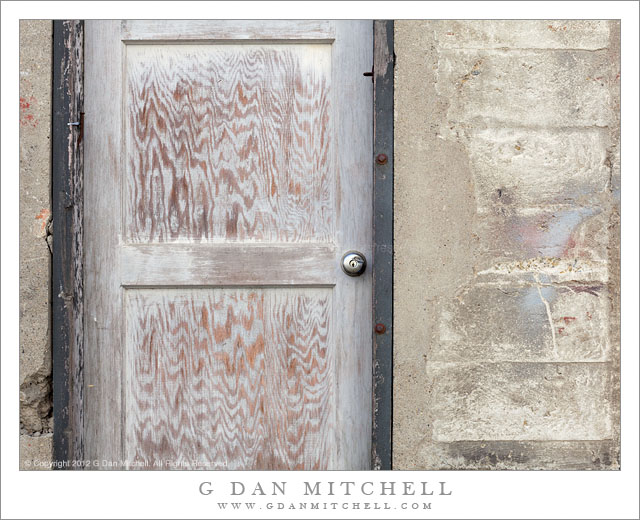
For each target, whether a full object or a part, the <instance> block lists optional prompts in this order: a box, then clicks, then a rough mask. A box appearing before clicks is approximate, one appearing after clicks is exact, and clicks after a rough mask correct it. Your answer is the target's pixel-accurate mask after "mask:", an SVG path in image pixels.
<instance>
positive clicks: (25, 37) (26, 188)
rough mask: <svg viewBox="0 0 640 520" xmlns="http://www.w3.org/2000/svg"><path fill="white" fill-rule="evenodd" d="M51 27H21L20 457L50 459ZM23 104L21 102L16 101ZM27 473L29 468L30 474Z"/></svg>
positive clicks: (37, 23) (33, 23) (35, 23)
mask: <svg viewBox="0 0 640 520" xmlns="http://www.w3.org/2000/svg"><path fill="white" fill-rule="evenodd" d="M51 51H52V22H51V21H50V20H22V21H21V22H20V99H19V105H20V106H19V110H20V309H19V313H20V423H21V429H20V433H21V436H20V456H21V467H24V464H23V463H24V461H25V460H27V459H34V458H35V459H41V458H42V457H48V458H51V436H50V435H49V434H48V432H50V431H51V428H52V426H53V425H52V418H51V342H50V337H49V336H50V333H49V304H50V296H49V286H50V278H49V275H50V264H51V252H50V246H51V242H50V231H51V223H50V215H51V205H50V171H51V164H50V162H51V152H50V150H51V148H50V128H51ZM16 101H18V100H16ZM25 469H26V468H25Z"/></svg>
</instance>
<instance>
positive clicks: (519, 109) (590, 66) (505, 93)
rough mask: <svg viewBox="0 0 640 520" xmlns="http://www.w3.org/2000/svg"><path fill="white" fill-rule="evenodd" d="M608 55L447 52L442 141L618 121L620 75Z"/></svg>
mask: <svg viewBox="0 0 640 520" xmlns="http://www.w3.org/2000/svg"><path fill="white" fill-rule="evenodd" d="M617 67H618V64H617V63H612V62H611V58H610V56H609V53H608V52H607V51H594V52H590V51H574V50H566V51H529V50H527V51H509V52H503V51H496V50H487V51H485V50H461V51H450V50H442V51H440V53H439V62H438V65H437V71H436V90H437V92H438V94H439V95H440V96H442V97H444V98H446V99H448V100H449V102H450V104H449V109H448V112H447V121H446V123H445V124H443V125H442V130H441V135H442V137H443V138H445V139H446V138H451V137H458V136H460V135H464V133H465V130H466V128H468V127H476V128H477V127H481V128H482V127H486V126H489V127H503V126H505V125H508V126H512V127H522V126H524V127H528V128H537V127H547V126H558V127H576V126H577V127H584V126H587V127H589V126H601V127H605V126H608V125H611V124H612V123H613V122H614V121H615V113H614V112H615V109H614V107H613V106H612V105H613V103H612V94H611V90H612V88H614V86H615V87H616V88H617V85H618V84H619V72H620V71H619V69H618V68H617Z"/></svg>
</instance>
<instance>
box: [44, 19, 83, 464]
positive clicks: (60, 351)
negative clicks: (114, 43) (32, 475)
mask: <svg viewBox="0 0 640 520" xmlns="http://www.w3.org/2000/svg"><path fill="white" fill-rule="evenodd" d="M83 48H84V21H82V20H54V21H53V57H52V64H53V70H52V93H51V94H52V96H51V111H52V114H51V116H52V117H51V209H52V218H53V248H52V249H53V256H52V262H51V352H52V387H53V461H54V463H55V464H54V466H53V467H54V468H57V469H81V468H78V467H76V466H74V465H73V462H72V461H81V460H83V458H84V457H83V417H82V415H83V414H82V394H83V374H82V354H83V296H82V295H83V277H82V270H83V233H82V230H83V198H82V197H83V195H82V194H83V189H82V186H83V182H82V181H83V175H84V174H83V153H84V150H83V142H82V116H83V112H84V105H83V102H84V101H83V97H84V96H83V79H84V78H83V65H84V54H83Z"/></svg>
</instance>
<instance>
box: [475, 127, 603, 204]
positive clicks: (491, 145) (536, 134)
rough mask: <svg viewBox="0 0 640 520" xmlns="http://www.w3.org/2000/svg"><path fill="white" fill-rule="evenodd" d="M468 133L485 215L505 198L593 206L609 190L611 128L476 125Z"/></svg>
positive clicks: (513, 201) (507, 200) (515, 201)
mask: <svg viewBox="0 0 640 520" xmlns="http://www.w3.org/2000/svg"><path fill="white" fill-rule="evenodd" d="M468 137H469V139H468V144H467V147H468V151H469V161H470V163H471V165H472V170H473V172H474V174H475V189H476V202H477V208H478V213H479V214H488V213H491V212H492V209H493V207H494V206H495V204H496V203H497V200H496V199H500V198H501V199H502V200H501V203H502V204H504V205H509V206H511V207H518V208H531V207H541V206H549V205H579V206H590V205H592V204H593V203H594V202H595V203H598V197H599V196H601V195H602V194H603V193H604V192H605V190H608V189H609V182H610V176H611V164H610V162H609V157H610V156H609V153H608V148H609V146H610V134H609V132H608V131H607V129H604V128H579V129H575V128H574V129H555V128H553V129H549V128H534V129H532V128H490V129H479V130H475V129H470V130H469V131H468Z"/></svg>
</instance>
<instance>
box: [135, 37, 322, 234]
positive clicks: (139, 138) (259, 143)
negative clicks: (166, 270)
mask: <svg viewBox="0 0 640 520" xmlns="http://www.w3.org/2000/svg"><path fill="white" fill-rule="evenodd" d="M330 55H331V49H330V46H329V45H248V44H246V45H226V44H225V45H135V46H130V47H129V48H128V49H127V67H126V68H127V96H128V97H127V113H128V118H127V120H128V124H127V133H126V136H127V138H126V139H127V143H126V146H127V174H126V180H127V182H126V195H125V204H126V207H125V219H126V232H127V237H128V240H130V241H131V242H148V241H158V242H167V241H174V240H177V239H191V240H216V239H219V240H231V241H240V240H258V241H284V242H298V241H305V240H316V241H330V240H331V238H332V235H333V223H334V216H333V215H334V210H333V207H334V206H333V203H332V195H333V192H332V187H331V176H330V171H329V166H330V151H331V137H330V136H331V133H330V128H329V123H330V119H329V115H330V102H329V92H330V90H329V79H330V63H331V60H330Z"/></svg>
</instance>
